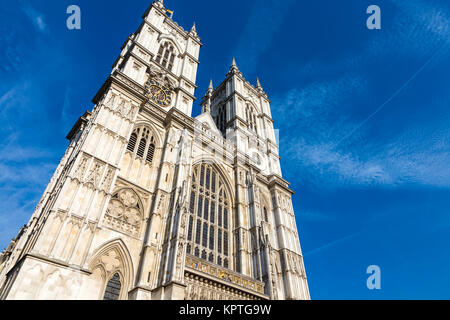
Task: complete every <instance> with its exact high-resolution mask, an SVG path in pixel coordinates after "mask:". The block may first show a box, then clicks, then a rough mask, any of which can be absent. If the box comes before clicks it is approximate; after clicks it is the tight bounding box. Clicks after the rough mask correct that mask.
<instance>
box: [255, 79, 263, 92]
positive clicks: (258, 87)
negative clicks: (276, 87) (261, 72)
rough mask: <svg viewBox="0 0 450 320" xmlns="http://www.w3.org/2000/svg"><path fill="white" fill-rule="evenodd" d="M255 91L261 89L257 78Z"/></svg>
mask: <svg viewBox="0 0 450 320" xmlns="http://www.w3.org/2000/svg"><path fill="white" fill-rule="evenodd" d="M256 89H261V90H262V87H261V82H259V78H258V77H256Z"/></svg>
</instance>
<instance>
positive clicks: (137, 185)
mask: <svg viewBox="0 0 450 320" xmlns="http://www.w3.org/2000/svg"><path fill="white" fill-rule="evenodd" d="M201 46H202V44H201V42H200V38H199V37H198V35H197V32H196V28H195V24H194V26H193V27H192V29H191V30H190V31H185V30H184V29H183V28H182V27H180V26H179V25H178V24H177V23H175V22H174V21H173V20H172V19H171V17H169V16H168V15H167V11H166V9H165V7H164V3H163V1H162V0H159V1H155V2H154V3H153V4H152V5H151V6H150V7H149V8H148V9H147V11H146V12H145V14H144V16H143V21H142V23H141V25H140V26H139V28H138V30H137V31H136V32H135V33H134V34H132V35H131V36H130V37H129V38H128V39H127V40H126V41H125V43H124V44H123V46H122V52H121V54H120V56H119V57H118V59H117V60H116V62H115V64H114V66H113V70H112V72H111V74H110V76H109V77H108V79H107V80H106V82H105V83H104V85H103V86H102V88H101V89H100V90H99V92H98V93H97V95H96V96H95V98H94V100H93V102H94V104H95V106H94V108H93V110H92V112H86V113H85V114H84V115H83V116H82V117H80V118H79V120H78V121H77V122H76V124H75V126H74V127H73V129H72V130H71V131H70V133H69V134H68V136H67V138H68V140H69V141H70V144H69V146H68V148H67V150H66V153H65V154H64V156H63V158H62V160H61V162H60V163H59V165H58V167H57V169H56V171H55V173H54V175H53V177H52V178H51V181H50V183H49V184H48V186H47V188H46V190H45V192H44V194H43V196H42V198H41V200H40V202H39V204H38V205H37V207H36V209H35V211H34V213H33V215H32V217H31V219H30V221H29V223H28V224H27V225H26V226H24V227H23V228H22V230H20V232H19V234H18V235H17V237H16V239H14V240H13V241H12V242H11V244H10V245H9V247H8V248H7V249H6V250H5V251H4V252H3V253H2V255H1V257H0V299H83V300H86V299H93V300H96V299H108V300H111V299H114V300H117V299H130V300H132V299H147V300H158V299H178V300H180V299H187V300H203V299H204V300H206V299H208V300H211V299H216V300H217V299H220V300H225V299H235V300H254V299H263V300H264V299H309V298H310V297H309V290H308V285H307V280H306V275H305V268H304V263H303V258H302V253H301V248H300V242H299V237H298V233H297V226H296V221H295V216H294V211H293V206H292V201H291V196H292V194H293V192H292V191H291V190H290V189H289V183H288V182H287V181H285V180H284V179H283V178H282V174H281V168H280V158H279V156H278V146H277V142H276V137H275V131H274V127H273V120H272V117H271V110H270V101H269V99H268V97H267V95H266V93H265V92H264V90H263V88H262V87H261V84H260V82H259V80H257V83H256V86H253V85H252V84H250V83H249V82H248V81H246V80H245V79H244V77H243V75H242V73H241V72H240V71H239V68H238V66H237V65H236V62H235V61H234V59H233V63H232V65H231V67H230V69H229V71H228V73H227V74H226V77H225V80H223V82H222V83H220V85H218V86H217V87H216V88H214V87H213V85H212V82H211V84H210V86H209V88H208V90H207V92H206V94H205V96H204V97H203V99H202V101H201V106H202V113H201V114H200V115H199V116H197V117H196V118H193V117H192V116H191V112H192V106H193V103H194V101H195V97H194V91H195V89H196V73H197V67H198V64H199V61H198V57H199V50H200V47H201Z"/></svg>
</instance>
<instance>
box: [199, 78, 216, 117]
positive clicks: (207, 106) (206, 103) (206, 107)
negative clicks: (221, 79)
mask: <svg viewBox="0 0 450 320" xmlns="http://www.w3.org/2000/svg"><path fill="white" fill-rule="evenodd" d="M213 92H214V87H213V81H212V79H211V80H210V81H209V87H208V90H207V91H206V94H205V96H204V97H203V101H202V103H201V105H202V113H205V112H208V113H210V112H211V97H212V94H213Z"/></svg>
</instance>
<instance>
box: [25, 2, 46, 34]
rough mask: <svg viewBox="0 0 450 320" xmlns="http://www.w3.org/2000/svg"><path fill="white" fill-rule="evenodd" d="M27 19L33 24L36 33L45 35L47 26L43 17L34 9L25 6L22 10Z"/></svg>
mask: <svg viewBox="0 0 450 320" xmlns="http://www.w3.org/2000/svg"><path fill="white" fill-rule="evenodd" d="M22 10H23V12H24V13H25V14H26V16H27V17H28V19H30V21H31V22H32V23H33V26H34V27H35V28H36V30H37V31H39V32H42V33H45V32H47V31H48V30H47V24H46V23H45V18H44V15H43V14H42V13H40V12H38V11H37V10H36V9H34V8H32V7H30V6H26V7H24V8H22Z"/></svg>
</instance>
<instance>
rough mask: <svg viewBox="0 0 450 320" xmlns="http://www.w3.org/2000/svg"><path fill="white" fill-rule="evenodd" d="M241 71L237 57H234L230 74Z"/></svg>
mask: <svg viewBox="0 0 450 320" xmlns="http://www.w3.org/2000/svg"><path fill="white" fill-rule="evenodd" d="M236 73H240V71H239V68H238V66H237V64H236V59H235V58H234V57H233V62H232V63H231V67H230V70H229V71H228V74H236Z"/></svg>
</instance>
